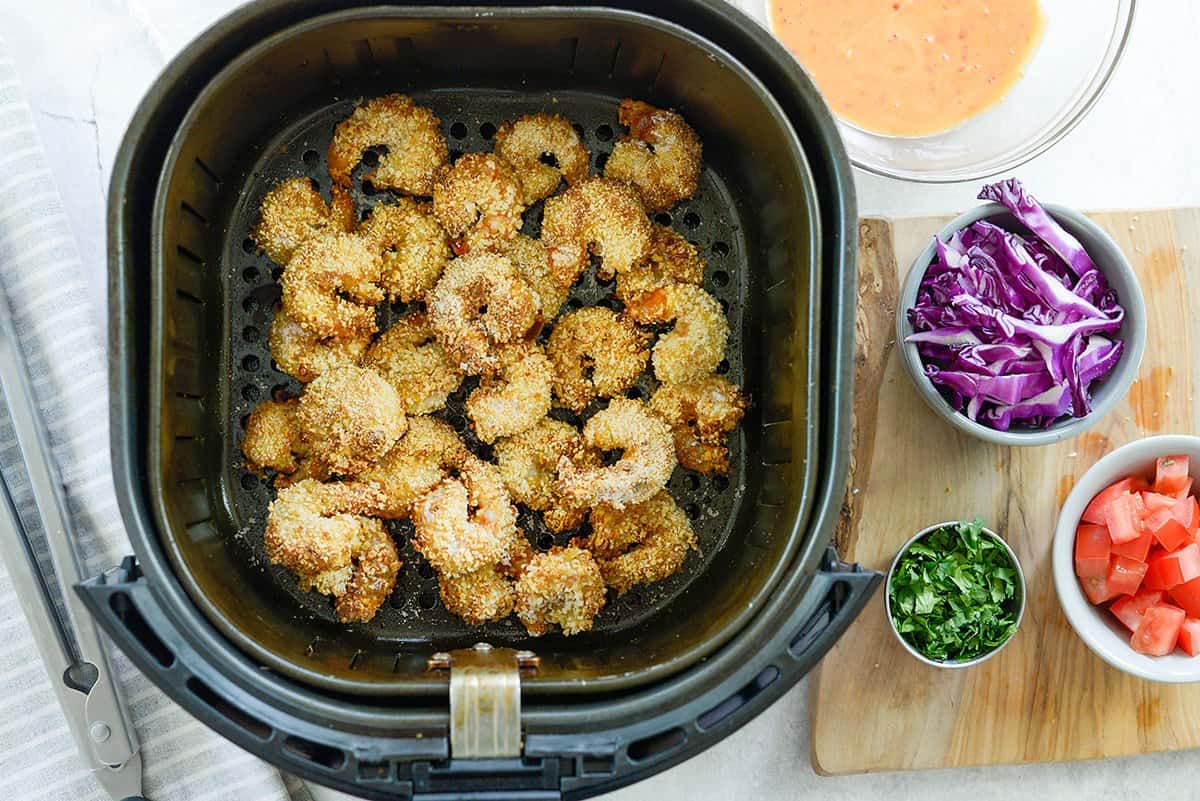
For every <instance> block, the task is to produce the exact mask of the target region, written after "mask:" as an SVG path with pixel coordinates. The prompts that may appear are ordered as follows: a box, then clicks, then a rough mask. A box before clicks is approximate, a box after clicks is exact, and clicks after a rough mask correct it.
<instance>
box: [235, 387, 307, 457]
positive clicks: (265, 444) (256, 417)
mask: <svg viewBox="0 0 1200 801" xmlns="http://www.w3.org/2000/svg"><path fill="white" fill-rule="evenodd" d="M296 403H297V402H296V400H295V399H292V400H286V401H274V400H269V401H263V402H262V403H260V404H258V406H255V407H254V411H252V412H251V413H250V419H249V420H247V421H246V436H245V438H243V439H242V453H243V454H245V456H246V467H247V468H248V469H249V470H251V471H253V472H255V473H259V474H261V473H262V472H263V469H264V468H265V469H269V470H274V471H276V472H278V473H294V472H296V469H297V467H298V466H299V465H298V462H297V458H296V457H297V456H298V455H300V454H302V453H303V452H304V445H303V444H302V442H301V440H300V429H299V427H298V426H297V425H296Z"/></svg>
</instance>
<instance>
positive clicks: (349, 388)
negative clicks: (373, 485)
mask: <svg viewBox="0 0 1200 801" xmlns="http://www.w3.org/2000/svg"><path fill="white" fill-rule="evenodd" d="M296 421H297V423H298V424H299V427H300V432H301V434H302V436H303V437H304V438H305V440H306V441H307V442H308V444H309V446H310V448H311V450H312V453H313V454H314V455H315V456H317V458H319V459H320V460H321V461H322V462H323V463H324V464H327V465H328V466H329V468H330V469H331V470H332V471H333V472H334V473H338V474H343V475H354V474H355V473H360V472H362V471H364V470H366V469H367V468H369V467H370V466H371V465H373V464H375V463H376V462H378V461H379V460H380V459H382V458H383V456H384V454H386V453H387V452H388V451H389V450H390V449H391V447H392V446H393V445H395V444H396V440H398V439H399V438H400V436H401V435H402V434H403V433H404V431H405V430H406V429H407V428H408V421H407V419H406V418H405V415H404V405H403V404H402V403H401V401H400V396H399V395H398V394H396V390H395V389H393V388H392V385H391V384H389V383H388V382H387V381H384V380H383V379H382V378H381V377H380V376H379V374H378V373H376V372H375V371H374V370H367V369H364V368H362V367H353V366H344V367H335V368H333V369H332V370H329V371H328V372H326V373H323V374H322V375H321V376H319V377H318V378H317V379H316V380H315V381H313V382H312V383H311V384H309V385H308V386H307V387H306V388H305V390H304V394H303V395H301V396H300V403H299V405H298V406H297V408H296Z"/></svg>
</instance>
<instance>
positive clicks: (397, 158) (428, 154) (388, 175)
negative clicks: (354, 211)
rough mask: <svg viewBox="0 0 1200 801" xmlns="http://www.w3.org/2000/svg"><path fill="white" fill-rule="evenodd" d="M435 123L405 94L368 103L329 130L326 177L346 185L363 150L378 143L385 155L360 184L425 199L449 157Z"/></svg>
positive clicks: (431, 114) (438, 124) (433, 119)
mask: <svg viewBox="0 0 1200 801" xmlns="http://www.w3.org/2000/svg"><path fill="white" fill-rule="evenodd" d="M441 124H442V123H441V120H439V119H438V118H437V115H435V114H434V113H433V112H432V111H430V110H429V109H427V108H425V107H423V106H418V105H417V104H416V103H414V102H413V101H412V98H409V97H406V96H405V95H400V94H392V95H386V96H384V97H376V98H374V99H372V100H368V101H367V102H366V103H365V104H363V105H361V106H359V107H358V108H356V109H354V112H353V113H352V114H351V115H350V116H349V117H348V118H346V119H344V120H342V121H341V122H340V123H338V126H337V128H336V129H335V130H334V132H333V139H332V140H331V141H330V143H329V151H328V153H327V161H328V162H329V177H330V178H332V179H333V181H334V183H336V184H340V185H342V186H349V185H350V173H351V172H352V171H353V170H354V168H355V167H356V166H357V165H358V162H359V161H361V160H362V157H363V152H364V151H365V150H366V149H367V148H369V147H375V146H377V145H384V146H386V147H387V153H386V154H385V155H383V156H380V158H379V164H378V166H376V167H375V168H374V169H373V170H371V171H370V172H368V173H365V174H364V175H363V180H364V181H370V182H371V183H372V184H373V185H375V186H377V187H379V188H381V189H395V190H396V191H397V192H402V193H403V194H406V195H417V196H419V197H428V196H429V195H431V194H432V193H433V182H434V178H435V177H436V175H437V173H438V171H439V170H440V169H441V168H442V167H443V166H445V164H446V163H447V161H448V159H449V156H450V151H449V149H448V148H447V147H446V139H445V138H444V137H443V136H442V130H441Z"/></svg>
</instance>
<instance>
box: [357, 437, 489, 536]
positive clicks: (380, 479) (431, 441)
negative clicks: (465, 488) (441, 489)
mask: <svg viewBox="0 0 1200 801" xmlns="http://www.w3.org/2000/svg"><path fill="white" fill-rule="evenodd" d="M466 457H467V448H466V446H465V445H463V443H462V440H460V439H459V438H458V434H457V433H456V432H455V431H454V429H453V428H452V427H451V426H450V424H448V423H446V422H443V421H441V420H438V419H437V418H434V417H410V418H409V419H408V431H407V432H405V434H404V436H403V437H401V438H400V441H399V442H397V443H396V444H395V445H393V446H392V449H391V450H390V451H388V452H387V454H386V455H385V456H384V457H383V458H382V459H381V460H380V461H379V464H377V465H375V466H373V467H370V468H368V469H367V470H365V471H363V472H362V473H359V474H358V480H359V481H366V482H370V483H372V484H375V485H376V486H378V487H379V489H380V491H381V492H382V493H383V494H384V498H385V500H384V502H383V504H382V506H381V507H380V508H379V510H378V511H377V512H376V513H375V514H376V515H378V516H379V517H383V518H396V519H403V518H407V517H409V516H410V515H411V514H412V507H413V504H414V503H415V502H416V501H417V499H418V498H420V497H421V496H422V495H424V494H425V493H426V492H428V491H429V490H431V489H433V488H434V487H435V486H436V485H437V484H438V483H439V482H441V481H442V480H443V479H445V478H446V477H447V476H448V475H449V473H450V471H451V470H454V469H456V468H457V467H458V466H459V465H460V464H462V463H463V460H464V459H466Z"/></svg>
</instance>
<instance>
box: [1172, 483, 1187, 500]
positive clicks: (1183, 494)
mask: <svg viewBox="0 0 1200 801" xmlns="http://www.w3.org/2000/svg"><path fill="white" fill-rule="evenodd" d="M1191 494H1192V479H1190V478H1189V479H1188V480H1187V483H1186V484H1184V485H1183V489H1179V490H1176V491H1175V492H1172V493H1171V497H1172V498H1176V499H1179V498H1186V497H1187V496H1189V495H1191Z"/></svg>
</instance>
